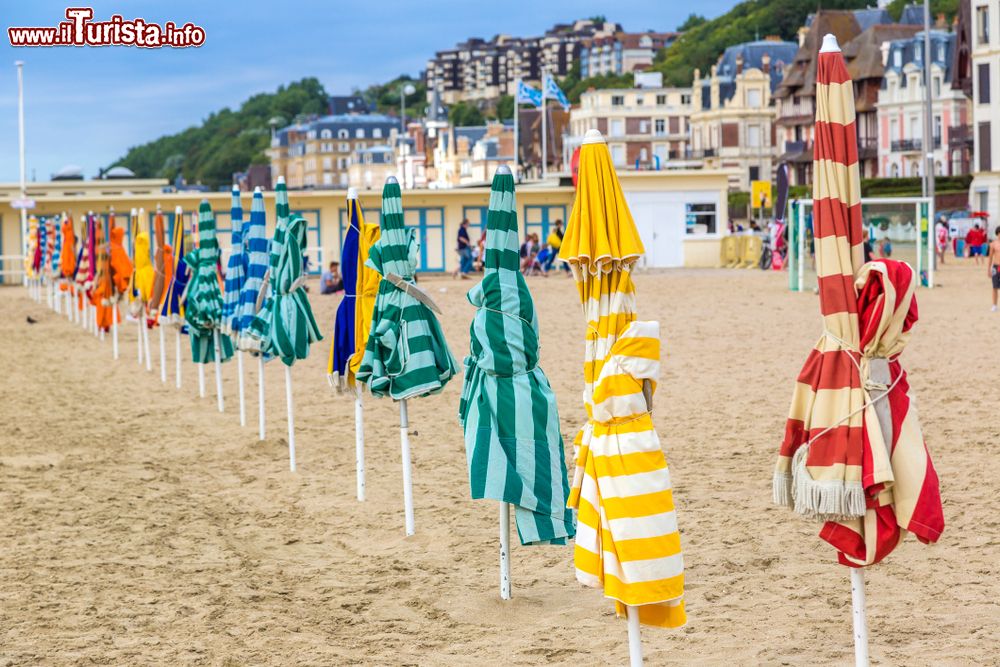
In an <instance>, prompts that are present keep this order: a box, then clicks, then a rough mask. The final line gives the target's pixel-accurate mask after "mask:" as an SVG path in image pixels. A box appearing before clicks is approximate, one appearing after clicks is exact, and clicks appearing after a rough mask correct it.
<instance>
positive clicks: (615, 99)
mask: <svg viewBox="0 0 1000 667" xmlns="http://www.w3.org/2000/svg"><path fill="white" fill-rule="evenodd" d="M611 106H613V107H621V106H625V96H624V95H612V96H611Z"/></svg>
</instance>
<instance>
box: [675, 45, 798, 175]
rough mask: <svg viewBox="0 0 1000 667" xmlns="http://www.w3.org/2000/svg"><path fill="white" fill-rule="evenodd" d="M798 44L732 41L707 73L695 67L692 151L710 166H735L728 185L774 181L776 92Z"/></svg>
mask: <svg viewBox="0 0 1000 667" xmlns="http://www.w3.org/2000/svg"><path fill="white" fill-rule="evenodd" d="M796 51H798V45H797V44H795V43H793V42H782V41H773V40H761V41H755V42H747V43H745V44H737V45H735V46H731V47H729V48H728V49H726V51H725V52H724V53H723V54H722V56H721V57H720V58H719V61H718V62H717V63H716V64H715V65H713V66H712V69H711V72H710V73H709V76H707V77H705V78H702V76H701V72H700V71H699V70H695V74H694V88H693V95H692V110H691V152H690V156H691V157H692V158H694V159H698V160H702V161H703V164H704V166H705V167H706V168H709V169H720V168H721V169H727V170H730V171H731V173H732V176H731V177H730V182H729V187H730V188H731V189H734V190H742V191H744V192H748V191H749V190H750V182H751V181H756V180H767V181H770V180H771V175H772V173H773V170H774V167H775V166H776V162H775V160H776V158H777V156H778V151H777V148H776V145H775V125H774V118H775V104H774V98H773V97H772V94H773V92H774V90H775V89H776V88H777V86H778V84H779V83H780V82H781V79H782V75H783V73H784V69H785V67H786V66H787V65H788V64H790V63H791V62H792V59H793V58H794V57H795V53H796Z"/></svg>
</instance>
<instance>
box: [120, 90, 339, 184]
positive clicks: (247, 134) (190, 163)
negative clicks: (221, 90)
mask: <svg viewBox="0 0 1000 667" xmlns="http://www.w3.org/2000/svg"><path fill="white" fill-rule="evenodd" d="M327 98H328V95H327V93H326V91H325V90H324V89H323V85H322V84H321V83H320V82H319V80H318V79H315V78H311V77H310V78H305V79H302V80H301V81H298V82H295V83H291V84H289V85H287V86H281V87H280V88H278V90H277V91H276V92H274V93H260V94H257V95H254V96H253V97H251V98H249V99H248V100H247V101H246V102H244V103H243V104H241V105H240V108H239V109H237V110H236V111H233V110H232V109H229V108H224V109H222V110H220V111H217V112H215V113H212V114H211V115H210V116H209V117H208V118H206V119H205V120H204V121H202V123H201V124H200V125H195V126H192V127H189V128H187V129H186V130H183V131H181V132H178V133H176V134H170V135H166V136H163V137H160V138H159V139H156V140H154V141H150V142H148V143H145V144H142V145H140V146H134V147H132V148H130V149H129V150H128V152H127V153H126V154H125V156H124V157H122V158H121V159H119V160H117V161H116V162H114V163H113V164H112V165H109V166H116V165H123V166H126V167H128V168H129V169H131V170H132V171H134V172H135V174H136V176H138V177H140V178H154V177H160V178H167V179H170V180H173V179H174V178H175V177H176V176H177V174H178V173H181V174H182V175H183V176H184V178H185V179H187V181H188V182H189V183H198V182H200V183H203V184H205V185H208V186H209V187H212V188H218V187H221V186H225V185H229V184H230V183H232V178H233V172H236V171H242V170H243V169H246V168H247V166H248V165H251V164H267V157H266V156H265V155H264V150H265V149H266V148H267V146H268V144H269V143H270V136H271V128H270V125H269V124H268V123H269V121H270V120H271V119H272V118H273V119H275V120H276V121H277V122H278V123H279V124H280V125H285V124H287V123H290V122H292V121H293V120H294V119H295V118H296V117H297V116H300V115H303V114H322V113H325V112H326V110H327V104H328V103H327Z"/></svg>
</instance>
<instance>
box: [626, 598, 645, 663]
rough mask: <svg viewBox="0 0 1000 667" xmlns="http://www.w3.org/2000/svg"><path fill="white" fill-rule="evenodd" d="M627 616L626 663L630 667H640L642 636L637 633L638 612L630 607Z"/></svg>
mask: <svg viewBox="0 0 1000 667" xmlns="http://www.w3.org/2000/svg"><path fill="white" fill-rule="evenodd" d="M625 613H626V614H628V661H629V665H630V666H631V667H642V634H641V633H640V631H639V610H638V609H637V608H636V607H633V606H631V605H629V606H627V607H626V608H625Z"/></svg>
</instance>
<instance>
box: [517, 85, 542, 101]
mask: <svg viewBox="0 0 1000 667" xmlns="http://www.w3.org/2000/svg"><path fill="white" fill-rule="evenodd" d="M514 104H534V105H535V106H536V107H540V106H542V91H540V90H537V89H535V88H532V87H531V86H529V85H528V84H526V83H525V82H524V81H518V82H517V96H516V98H515V100H514Z"/></svg>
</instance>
